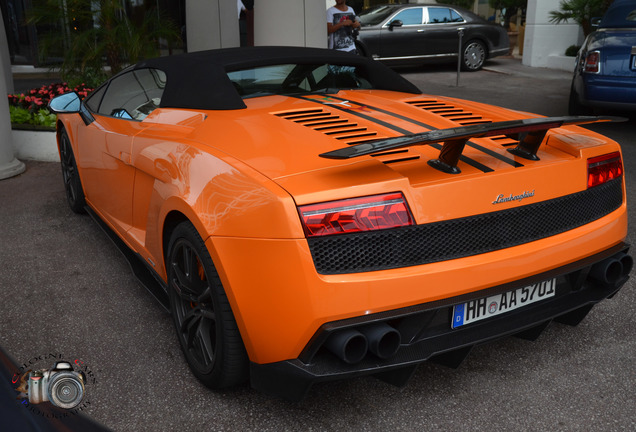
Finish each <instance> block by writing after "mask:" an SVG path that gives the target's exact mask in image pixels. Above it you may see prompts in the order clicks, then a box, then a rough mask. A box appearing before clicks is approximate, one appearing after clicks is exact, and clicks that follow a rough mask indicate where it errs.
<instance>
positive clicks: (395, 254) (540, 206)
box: [308, 179, 623, 274]
mask: <svg viewBox="0 0 636 432" xmlns="http://www.w3.org/2000/svg"><path fill="white" fill-rule="evenodd" d="M622 202H623V188H622V179H616V180H612V181H610V182H608V183H606V184H604V185H601V186H597V187H594V188H592V189H589V190H585V191H583V192H578V193H575V194H572V195H568V196H565V197H561V198H556V199H553V200H549V201H544V202H540V203H536V204H530V205H526V206H522V207H517V208H514V209H509V210H502V211H498V212H493V213H487V214H482V215H477V216H471V217H466V218H461V219H453V220H449V221H444V222H436V223H431V224H426V225H417V226H412V227H406V228H396V229H390V230H382V231H371V232H364V233H356V234H345V235H335V236H326V237H315V238H310V239H308V242H309V248H310V250H311V254H312V256H313V259H314V264H315V265H316V270H317V271H318V273H321V274H342V273H360V272H366V271H374V270H384V269H391V268H398V267H408V266H414V265H419V264H426V263H432V262H437V261H445V260H450V259H455V258H461V257H465V256H470V255H478V254H481V253H485V252H490V251H493V250H498V249H504V248H507V247H511V246H516V245H520V244H523V243H528V242H531V241H534V240H539V239H542V238H545V237H549V236H553V235H556V234H559V233H562V232H565V231H569V230H571V229H574V228H577V227H580V226H582V225H585V224H587V223H590V222H592V221H594V220H596V219H599V218H601V217H603V216H605V215H607V214H609V213H611V212H612V211H614V210H616V209H618V208H619V207H620V206H621V204H622Z"/></svg>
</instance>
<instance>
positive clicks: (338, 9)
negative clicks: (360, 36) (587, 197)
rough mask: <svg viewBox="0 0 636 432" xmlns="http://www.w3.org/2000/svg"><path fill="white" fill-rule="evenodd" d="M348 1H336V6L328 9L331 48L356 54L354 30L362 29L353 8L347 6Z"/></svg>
mask: <svg viewBox="0 0 636 432" xmlns="http://www.w3.org/2000/svg"><path fill="white" fill-rule="evenodd" d="M346 3H347V0H336V5H335V6H332V7H330V8H329V9H327V34H328V35H329V48H331V49H337V50H338V51H346V52H351V53H354V54H355V52H356V44H355V39H354V37H353V31H354V29H358V28H360V21H359V20H358V19H357V17H356V14H355V12H354V11H353V8H351V7H349V6H347V4H346Z"/></svg>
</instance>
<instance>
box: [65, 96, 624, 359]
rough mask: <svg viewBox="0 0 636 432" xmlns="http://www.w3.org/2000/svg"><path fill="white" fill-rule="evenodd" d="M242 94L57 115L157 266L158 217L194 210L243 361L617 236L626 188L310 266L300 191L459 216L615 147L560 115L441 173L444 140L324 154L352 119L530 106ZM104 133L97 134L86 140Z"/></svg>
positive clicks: (496, 280) (375, 121) (290, 349)
mask: <svg viewBox="0 0 636 432" xmlns="http://www.w3.org/2000/svg"><path fill="white" fill-rule="evenodd" d="M312 98H313V99H315V101H314V100H310V99H312ZM426 101H435V102H436V103H438V104H440V105H441V106H451V107H454V108H455V109H458V110H460V111H461V113H468V114H470V115H467V117H468V119H464V120H463V121H464V123H461V120H457V119H456V118H455V119H453V117H448V116H445V111H443V110H442V112H443V113H442V114H440V113H436V112H433V111H431V110H430V109H423V108H421V107H419V106H417V105H422V104H423V105H426V104H427V102H426ZM245 103H246V105H247V109H245V110H228V111H196V110H182V109H157V110H155V111H153V112H152V113H151V114H150V115H149V116H148V117H147V118H146V119H145V120H144V121H141V122H134V121H129V120H124V119H113V118H107V117H103V116H99V115H96V116H95V117H96V121H95V122H94V123H93V124H91V125H89V126H86V125H84V123H83V122H82V120H81V119H80V117H79V116H77V115H61V116H60V119H61V122H62V123H63V124H64V127H65V128H66V130H67V131H69V134H70V136H71V141H72V142H73V143H74V146H75V147H74V151H75V153H76V155H77V159H78V164H79V167H80V168H79V170H80V176H81V178H82V181H83V182H84V187H85V192H86V197H87V201H88V204H89V205H90V206H91V207H92V208H93V209H94V210H95V211H97V212H98V214H99V215H100V216H101V217H102V218H103V219H104V220H105V221H106V222H107V223H108V224H109V225H110V226H111V228H113V229H114V230H115V231H116V232H117V233H118V234H119V235H120V236H121V237H122V239H123V240H124V241H125V242H126V243H127V244H128V245H129V246H130V247H131V248H132V249H133V250H134V251H135V252H137V253H139V254H140V255H141V256H142V257H143V258H144V259H145V260H146V261H147V262H148V263H149V264H150V265H151V266H152V268H153V269H154V270H155V271H156V273H157V274H158V275H159V276H160V277H161V278H163V279H164V280H165V278H166V270H165V266H164V254H165V252H166V251H165V250H164V240H165V239H164V223H165V220H166V217H168V215H169V214H171V213H172V212H178V213H180V214H182V215H184V216H185V217H186V218H188V219H189V220H190V221H191V222H192V223H193V224H194V226H195V227H196V229H197V230H198V232H199V233H200V235H201V237H202V238H203V239H204V240H205V241H206V245H207V246H208V249H209V250H210V252H211V255H212V258H213V261H214V263H215V265H216V267H217V270H218V272H219V275H220V276H221V280H222V282H223V286H224V288H225V290H226V293H227V295H228V298H229V300H230V303H231V306H232V309H233V311H234V314H235V317H236V319H237V322H238V325H239V329H240V331H241V335H242V337H243V341H244V343H245V346H246V349H247V352H248V355H249V357H250V360H251V361H252V362H255V363H261V364H262V363H271V362H277V361H282V360H287V359H293V358H296V357H298V355H299V354H300V352H301V351H302V350H303V348H304V347H305V345H306V344H307V342H308V341H309V340H310V338H311V337H312V335H313V334H314V333H315V332H316V331H317V330H318V328H319V327H320V326H321V325H323V324H325V323H327V322H330V321H334V320H339V319H344V318H349V317H355V316H360V315H366V314H371V313H376V312H381V311H386V310H391V309H395V308H401V307H405V306H410V305H416V304H423V303H427V302H431V301H435V300H438V299H442V298H448V297H453V296H457V295H461V294H465V293H469V292H474V291H478V290H482V289H485V288H488V287H491V286H496V285H500V284H503V283H506V282H510V281H514V280H516V279H520V278H523V277H526V276H529V275H532V274H537V273H541V272H545V271H548V270H550V269H553V268H556V267H559V266H563V265H565V264H568V263H570V262H573V261H576V260H579V259H582V258H584V257H587V256H591V255H593V254H595V253H597V252H599V251H601V250H604V249H607V248H609V247H611V246H613V245H616V244H618V243H620V242H621V241H623V240H624V239H625V237H626V234H627V213H626V205H625V202H623V205H622V206H621V207H620V208H619V209H618V210H616V211H614V212H612V213H611V214H609V215H607V216H605V217H603V218H601V219H599V220H596V221H594V222H592V223H589V224H586V225H584V226H582V227H579V228H576V229H573V230H570V231H567V232H564V233H561V234H558V235H555V236H552V237H548V238H543V239H541V240H536V241H533V242H530V243H526V244H522V245H519V246H514V247H510V248H507V249H502V250H497V251H492V252H489V253H484V254H480V255H474V256H469V257H464V258H459V259H453V260H449V261H442V262H436V263H431V264H425V265H418V266H412V267H405V268H397V269H390V270H380V271H373V272H366V273H355V274H343V275H321V274H318V273H317V271H316V269H315V266H314V263H313V260H312V256H311V253H310V251H309V247H308V244H307V241H306V239H305V234H304V232H303V228H302V225H301V221H300V218H299V215H298V211H297V206H299V205H304V204H311V203H319V202H324V201H331V200H338V199H344V198H351V197H360V196H366V195H373V194H379V193H384V192H396V191H400V192H402V193H403V194H404V196H405V197H406V200H407V202H408V204H409V206H410V210H411V212H412V214H413V217H414V219H415V222H416V223H417V224H425V223H431V222H437V221H444V220H448V219H455V218H462V217H467V216H471V215H477V214H482V213H489V212H493V211H498V210H504V209H507V208H514V207H518V206H519V205H523V204H526V203H529V202H532V203H536V202H541V201H546V200H550V199H553V198H556V197H561V196H565V195H568V194H573V193H576V192H579V191H583V190H585V189H586V187H587V184H586V182H587V178H586V169H587V159H588V158H591V157H595V156H599V155H603V154H607V153H610V152H615V151H620V148H619V146H618V144H616V143H615V142H613V141H611V140H609V139H607V138H605V137H603V136H600V135H598V134H595V133H593V132H590V131H588V130H586V129H583V128H580V127H574V126H572V127H563V128H559V129H553V130H551V131H550V132H548V135H547V137H546V138H545V140H544V142H543V144H542V145H541V148H540V150H539V156H540V159H541V160H540V161H529V160H525V159H520V158H518V157H517V156H513V155H511V154H510V153H508V152H506V148H505V147H504V146H503V145H502V144H501V142H502V141H497V140H495V139H492V138H476V139H473V140H471V142H474V143H475V144H477V145H478V146H479V147H468V146H467V147H466V149H465V151H464V155H465V156H467V157H468V158H470V159H472V160H473V161H476V162H478V163H481V164H483V165H487V166H488V167H489V168H491V169H492V171H491V172H488V175H484V172H483V171H481V170H480V169H478V168H475V167H473V166H470V165H467V164H462V163H460V168H461V170H462V173H461V174H460V175H456V176H451V175H448V174H445V173H442V172H439V171H437V170H435V169H433V168H431V167H429V166H428V165H427V163H426V162H427V161H428V160H429V159H434V158H436V157H438V155H439V150H436V149H435V148H433V147H431V146H413V147H410V148H408V149H405V151H404V152H402V153H400V154H399V155H388V156H387V155H385V156H379V157H372V156H364V157H361V158H356V159H352V160H345V161H334V160H329V159H324V158H320V157H318V155H319V154H320V153H323V152H326V151H330V150H334V149H337V148H340V147H343V146H345V143H348V142H352V141H355V139H356V138H355V137H356V136H357V135H359V134H360V133H371V134H375V135H374V136H376V137H377V138H388V137H393V136H399V135H400V132H398V131H396V129H395V127H397V128H399V129H400V130H404V131H406V132H408V133H418V132H424V131H426V130H429V128H427V127H426V126H425V125H429V126H430V127H431V128H436V129H444V128H451V127H457V126H459V125H462V124H471V123H470V122H471V121H475V122H477V123H478V122H480V121H481V122H483V121H484V120H485V121H503V120H510V119H519V118H531V117H534V116H532V115H530V114H524V113H518V112H511V111H510V110H505V109H500V108H496V107H492V106H486V105H482V104H478V103H471V102H466V101H458V100H455V99H450V98H441V97H429V96H424V95H417V96H414V95H410V94H400V93H392V92H388V91H380V90H361V91H341V92H340V93H338V98H337V99H336V98H331V99H330V98H329V97H327V96H312V97H307V98H305V99H301V98H290V97H285V96H267V97H259V98H253V99H249V100H246V101H245ZM336 105H339V107H338V108H336V107H335V106H336ZM376 107H382V109H376ZM303 110H316V112H319V113H320V115H324V116H332V117H338V118H340V119H342V120H343V121H344V122H347V124H348V125H350V127H351V132H349V133H347V132H345V133H343V134H341V135H339V136H338V138H337V139H336V138H334V137H333V136H332V135H329V134H328V133H327V132H324V131H321V130H319V129H316V128H319V123H320V121H319V119H317V120H316V121H315V122H314V123H316V124H317V125H316V126H307V122H304V123H298V122H295V121H293V117H294V113H297V112H301V111H303ZM355 113H364V115H365V116H367V117H369V118H371V120H368V119H366V118H365V117H361V116H358V115H356V114H355ZM471 116H472V117H473V118H474V119H471ZM290 117H291V118H292V119H291V120H290ZM465 117H466V116H465ZM410 119H415V120H416V121H415V122H414V121H412V120H410ZM387 124H390V125H392V126H394V128H392V127H387V126H386V125H387ZM106 128H108V133H106V134H104V130H105V129H106ZM100 134H101V135H104V138H100V139H95V137H98V136H101V135H100ZM89 136H90V137H93V139H95V140H94V146H91V145H90V144H89V145H83V146H82V147H81V148H77V145H76V142H77V140H78V139H79V140H83V139H86V137H89ZM503 142H504V143H505V140H504V141H503ZM91 144H92V143H91ZM480 147H481V148H482V149H483V148H486V149H489V151H490V152H494V153H496V154H498V155H501V156H505V157H507V158H509V159H512V160H515V161H518V162H519V163H520V164H522V165H523V166H522V167H515V166H513V165H511V164H510V163H509V162H505V161H502V160H501V159H499V158H496V157H493V155H492V154H489V153H487V152H484V151H483V150H482V149H480ZM624 187H625V186H624V185H623V196H625V190H624ZM493 191H497V193H493ZM122 192H123V194H122ZM524 192H531V193H532V196H531V197H530V198H526V200H527V201H525V202H521V203H520V202H519V201H509V202H502V203H497V204H495V202H496V201H497V198H498V196H499V194H502V195H506V196H507V195H508V194H521V193H524Z"/></svg>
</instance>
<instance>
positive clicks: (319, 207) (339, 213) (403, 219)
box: [298, 192, 413, 237]
mask: <svg viewBox="0 0 636 432" xmlns="http://www.w3.org/2000/svg"><path fill="white" fill-rule="evenodd" d="M298 211H299V212H300V217H301V219H302V222H303V227H304V229H305V234H306V235H307V237H315V236H324V235H331V234H347V233H354V232H360V231H370V230H380V229H387V228H397V227H402V226H408V225H413V218H412V217H411V212H410V211H409V208H408V206H407V205H406V200H405V199H404V196H403V195H402V194H401V193H399V192H396V193H390V194H384V195H373V196H368V197H363V198H351V199H345V200H339V201H330V202H326V203H320V204H310V205H305V206H300V207H298Z"/></svg>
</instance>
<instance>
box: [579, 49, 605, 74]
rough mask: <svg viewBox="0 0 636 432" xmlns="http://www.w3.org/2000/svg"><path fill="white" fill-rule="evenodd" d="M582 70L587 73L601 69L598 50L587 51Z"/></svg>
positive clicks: (597, 71)
mask: <svg viewBox="0 0 636 432" xmlns="http://www.w3.org/2000/svg"><path fill="white" fill-rule="evenodd" d="M583 70H584V71H585V72H588V73H599V72H600V71H601V53H600V52H599V51H592V52H590V53H587V56H586V57H585V65H584V66H583Z"/></svg>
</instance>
